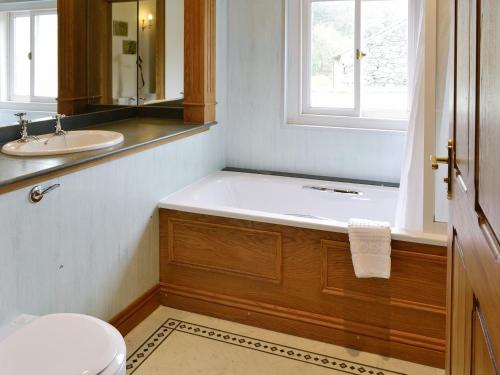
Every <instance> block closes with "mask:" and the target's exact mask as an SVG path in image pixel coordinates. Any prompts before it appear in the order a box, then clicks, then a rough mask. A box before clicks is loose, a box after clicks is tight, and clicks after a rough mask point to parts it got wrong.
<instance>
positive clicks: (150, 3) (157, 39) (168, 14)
mask: <svg viewBox="0 0 500 375" xmlns="http://www.w3.org/2000/svg"><path fill="white" fill-rule="evenodd" d="M88 1H89V20H88V23H89V38H88V40H89V46H88V55H89V65H88V66H89V74H88V77H89V82H88V90H89V103H90V104H95V105H98V106H91V107H92V110H97V109H99V108H100V107H101V108H108V107H109V106H110V105H111V106H136V105H156V106H163V105H169V103H167V102H169V101H173V100H181V99H182V98H183V91H184V0H139V1H126V0H123V1H121V0H115V1H112V2H109V1H108V0H88Z"/></svg>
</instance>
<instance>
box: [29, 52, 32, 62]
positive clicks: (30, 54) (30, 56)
mask: <svg viewBox="0 0 500 375" xmlns="http://www.w3.org/2000/svg"><path fill="white" fill-rule="evenodd" d="M32 57H33V55H32V53H31V52H28V60H31V59H32Z"/></svg>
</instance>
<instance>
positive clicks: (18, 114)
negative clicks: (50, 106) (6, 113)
mask: <svg viewBox="0 0 500 375" xmlns="http://www.w3.org/2000/svg"><path fill="white" fill-rule="evenodd" d="M14 116H16V117H19V120H18V122H19V123H21V121H24V119H23V117H24V116H26V112H17V113H14Z"/></svg>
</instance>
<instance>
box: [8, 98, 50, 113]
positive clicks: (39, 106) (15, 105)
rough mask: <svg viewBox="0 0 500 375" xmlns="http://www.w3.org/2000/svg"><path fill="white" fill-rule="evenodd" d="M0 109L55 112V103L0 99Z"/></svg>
mask: <svg viewBox="0 0 500 375" xmlns="http://www.w3.org/2000/svg"><path fill="white" fill-rule="evenodd" d="M0 109H17V110H28V111H42V112H56V111H57V103H55V102H54V103H42V102H14V101H0Z"/></svg>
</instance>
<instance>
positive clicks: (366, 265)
mask: <svg viewBox="0 0 500 375" xmlns="http://www.w3.org/2000/svg"><path fill="white" fill-rule="evenodd" d="M347 228H348V232H349V242H350V244H351V255H352V264H353V266H354V273H355V274H356V277H357V278H368V277H379V278H383V279H388V278H390V276H391V226H390V224H389V223H386V222H378V221H371V220H363V219H350V220H349V223H348V225H347Z"/></svg>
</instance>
